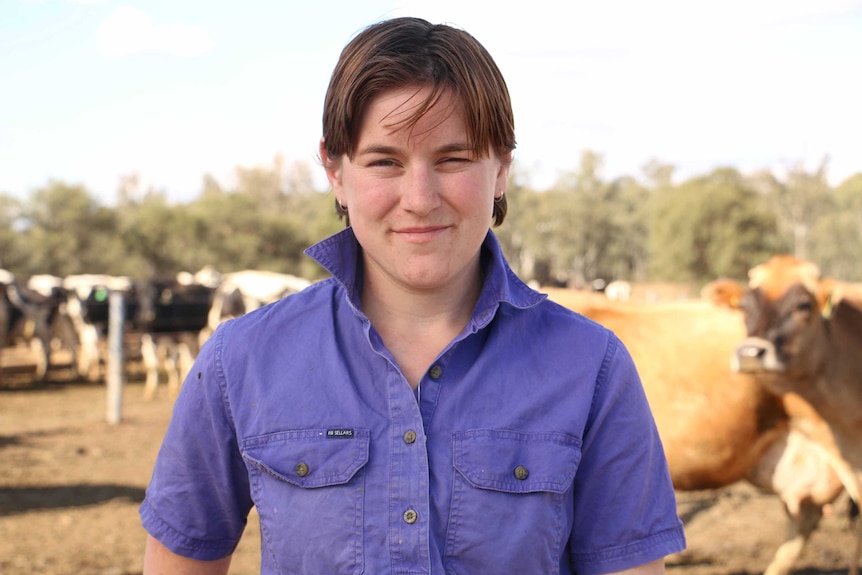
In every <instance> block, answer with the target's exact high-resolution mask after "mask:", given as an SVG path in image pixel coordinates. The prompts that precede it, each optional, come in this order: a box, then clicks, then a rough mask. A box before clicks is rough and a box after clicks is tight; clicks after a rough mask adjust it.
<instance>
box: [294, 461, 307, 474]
mask: <svg viewBox="0 0 862 575" xmlns="http://www.w3.org/2000/svg"><path fill="white" fill-rule="evenodd" d="M294 469H295V470H296V474H297V475H299V476H300V477H305V476H306V475H308V465H306V464H305V463H297V464H296V467H295V468H294Z"/></svg>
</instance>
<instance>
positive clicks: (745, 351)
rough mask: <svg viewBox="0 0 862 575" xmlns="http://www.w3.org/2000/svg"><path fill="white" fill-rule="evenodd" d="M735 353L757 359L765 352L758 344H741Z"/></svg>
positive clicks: (746, 357)
mask: <svg viewBox="0 0 862 575" xmlns="http://www.w3.org/2000/svg"><path fill="white" fill-rule="evenodd" d="M737 353H738V354H739V355H740V356H742V357H743V358H745V359H758V358H762V357H763V356H764V355H765V354H766V350H765V349H764V348H763V347H761V346H759V345H751V344H749V345H741V346H739V348H738V350H737Z"/></svg>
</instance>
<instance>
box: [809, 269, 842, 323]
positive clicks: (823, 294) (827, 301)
mask: <svg viewBox="0 0 862 575" xmlns="http://www.w3.org/2000/svg"><path fill="white" fill-rule="evenodd" d="M814 297H815V298H816V299H817V307H818V309H820V314H821V315H822V316H823V317H825V318H827V319H828V318H829V317H831V316H832V309H833V308H834V307H835V305H836V304H837V303H838V302H839V301H840V299H841V289H840V284H839V282H837V281H836V280H834V279H833V278H823V279H821V280H820V281H819V282H817V290H816V291H815V293H814Z"/></svg>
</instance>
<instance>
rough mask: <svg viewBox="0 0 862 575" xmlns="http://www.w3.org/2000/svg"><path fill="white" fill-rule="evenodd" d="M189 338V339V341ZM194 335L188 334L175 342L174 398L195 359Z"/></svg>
mask: <svg viewBox="0 0 862 575" xmlns="http://www.w3.org/2000/svg"><path fill="white" fill-rule="evenodd" d="M190 339H191V341H189V340H190ZM196 343H197V342H196V341H194V335H193V334H190V335H189V337H187V338H182V339H180V341H179V342H178V343H177V380H176V381H177V386H176V389H175V390H174V392H173V394H172V395H173V397H174V398H176V397H177V395H179V393H180V386H181V385H182V381H183V380H184V379H185V378H186V375H188V373H189V372H190V371H191V369H192V365H193V364H194V361H195V355H196V353H195V351H194V349H196V348H197V346H196Z"/></svg>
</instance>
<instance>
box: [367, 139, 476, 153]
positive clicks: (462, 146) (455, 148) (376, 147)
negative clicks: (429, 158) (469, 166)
mask: <svg viewBox="0 0 862 575" xmlns="http://www.w3.org/2000/svg"><path fill="white" fill-rule="evenodd" d="M434 151H435V152H436V153H438V154H446V153H450V152H472V151H473V146H471V145H470V144H468V143H466V142H454V143H451V144H443V145H442V146H440V147H438V148H436V149H435V150H434ZM399 153H401V148H399V147H397V146H388V145H385V144H370V145H368V146H365V147H364V148H362V149H360V150H359V151H358V152H357V154H384V155H392V154H399Z"/></svg>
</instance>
